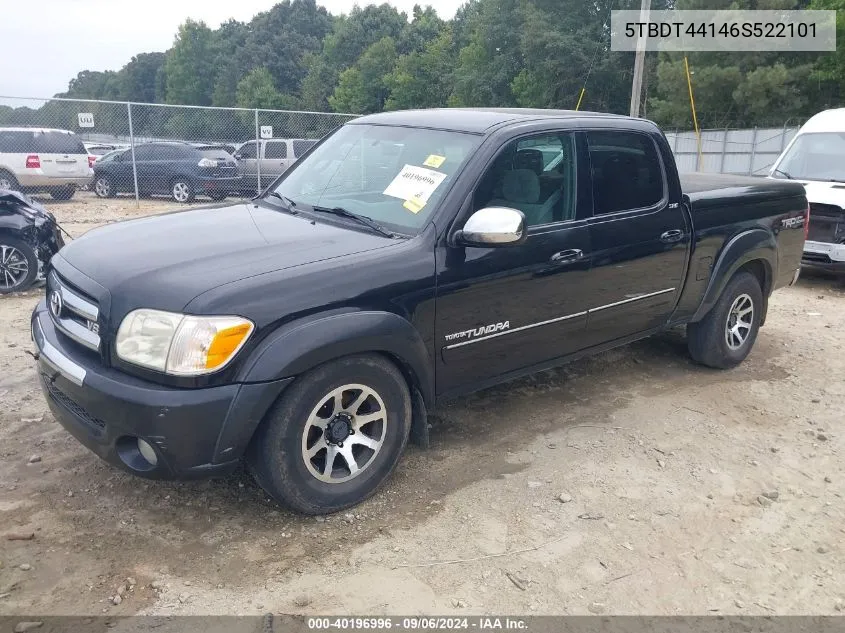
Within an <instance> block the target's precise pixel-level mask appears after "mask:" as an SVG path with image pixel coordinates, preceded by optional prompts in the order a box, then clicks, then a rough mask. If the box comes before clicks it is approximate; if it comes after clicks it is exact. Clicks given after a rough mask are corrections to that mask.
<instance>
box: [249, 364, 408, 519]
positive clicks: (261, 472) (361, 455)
mask: <svg viewBox="0 0 845 633" xmlns="http://www.w3.org/2000/svg"><path fill="white" fill-rule="evenodd" d="M361 388H363V389H366V390H369V391H368V392H366V393H367V395H366V398H365V399H364V400H362V401H361V402H359V403H357V405H356V404H355V401H356V400H359V399H360V397H361V396H362V395H364V394H365V391H364V390H363V389H361ZM337 394H339V397H338V395H337ZM338 401H339V402H340V403H341V404H342V405H345V406H346V407H347V408H348V409H345V410H341V411H338V409H337V408H336V404H337V402H338ZM332 410H334V413H333V411H332ZM380 414H381V415H380ZM367 417H369V418H371V419H370V421H369V422H364V421H363V420H364V419H365V418H367ZM314 422H316V424H313V423H314ZM350 426H351V427H352V429H355V427H357V431H356V432H355V433H353V434H349V435H346V436H345V433H347V432H348V431H349V430H350ZM410 430H411V397H410V393H409V391H408V384H407V383H406V382H405V378H404V376H403V375H402V373H401V372H400V371H399V370H398V369H397V368H396V366H395V365H394V364H393V363H391V362H390V361H389V360H387V359H386V358H384V357H382V356H379V355H377V354H366V355H357V356H348V357H345V358H341V359H338V360H335V361H331V362H328V363H325V364H323V365H320V366H318V367H315V368H314V369H312V370H310V371H308V372H307V373H305V374H303V375H302V376H300V377H299V378H298V379H297V380H296V382H294V383H293V384H292V385H291V386H290V387H289V388H288V389H286V390H285V391H284V392H283V393H282V395H281V396H280V398H279V399H278V400H277V401H276V403H275V404H274V405H273V407H272V408H271V409H270V411H269V412H268V414H267V416H266V418H265V420H264V421H263V422H262V424H261V426H260V427H259V429H258V431H257V432H256V434H255V436H254V437H253V439H252V442H251V444H250V448H249V450H248V451H247V462H248V464H249V466H250V470H251V471H252V473H253V475H254V476H255V479H256V481H257V482H258V484H259V485H260V486H261V487H262V488H263V489H264V490H265V491H266V492H267V493H268V494H269V495H270V496H271V497H273V498H274V499H275V500H276V501H278V502H279V503H281V504H283V505H285V506H288V507H290V508H292V509H294V510H297V511H299V512H302V513H304V514H326V513H330V512H337V511H339V510H343V509H345V508H348V507H350V506H353V505H355V504H357V503H360V502H361V501H363V500H364V499H366V498H367V497H369V496H370V495H372V494H373V493H375V491H376V490H377V489H378V488H379V486H381V484H382V483H384V481H385V480H386V479H387V478H388V477H389V476H390V474H391V473H392V472H393V470H394V469H395V468H396V465H397V463H398V462H399V458H400V457H401V455H402V452H403V451H404V450H405V446H406V444H407V443H408V435H409V434H410ZM364 440H366V443H365V442H364ZM309 451H310V454H311V455H312V456H311V457H308V456H307V455H308V454H309ZM330 451H333V453H332V454H334V455H335V457H334V458H333V459H332V465H333V469H332V470H331V471H330V472H329V471H327V469H326V461H327V459H328V457H329V455H330ZM338 451H339V452H338ZM350 454H351V455H352V460H353V461H354V462H355V464H356V466H357V467H358V471H357V473H354V474H353V469H352V468H351V467H350V463H349V461H348V460H347V457H346V455H350Z"/></svg>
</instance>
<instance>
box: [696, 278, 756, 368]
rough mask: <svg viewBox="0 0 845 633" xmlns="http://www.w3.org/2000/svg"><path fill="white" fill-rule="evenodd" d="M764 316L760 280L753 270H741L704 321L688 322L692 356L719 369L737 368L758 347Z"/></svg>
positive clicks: (699, 361) (697, 360)
mask: <svg viewBox="0 0 845 633" xmlns="http://www.w3.org/2000/svg"><path fill="white" fill-rule="evenodd" d="M749 308H750V312H749V311H748V309H749ZM762 315H763V291H762V289H761V288H760V282H759V281H758V280H757V277H755V276H754V275H752V274H751V273H749V272H740V273H737V274H736V275H734V276H733V278H731V280H730V281H729V282H728V285H727V286H725V289H724V290H723V291H722V294H721V296H720V297H719V300H718V301H717V302H716V305H714V306H713V308H712V309H711V310H710V312H708V313H707V315H706V316H705V317H704V318H703V319H702V320H701V321H699V322H697V323H690V324H689V325H687V346H688V348H689V353H690V356H692V358H693V360H695V361H696V362H698V363H701V364H702V365H707V366H708V367H714V368H716V369H729V368H731V367H736V366H737V365H739V364H740V363H741V362H742V361H744V360H745V358H746V357H747V356H748V354H749V353H750V352H751V348H752V347H754V341H756V340H757V332H758V331H759V330H760V318H761V317H762ZM749 317H750V318H749ZM737 319H738V320H737ZM743 323H745V324H747V325H743Z"/></svg>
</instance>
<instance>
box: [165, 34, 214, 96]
mask: <svg viewBox="0 0 845 633" xmlns="http://www.w3.org/2000/svg"><path fill="white" fill-rule="evenodd" d="M215 57H216V56H215V46H214V34H213V32H212V31H211V29H209V28H208V27H207V26H206V25H205V23H204V22H195V21H194V20H187V21H186V22H185V23H184V24H182V25H181V26H180V27H179V32H178V34H177V35H176V41H175V43H174V44H173V48H171V49H170V50H169V51H168V52H167V60H166V62H165V65H164V68H165V73H166V81H167V84H166V85H167V95H166V98H167V103H175V104H185V105H211V95H212V93H213V92H214V79H215V74H216V73H215Z"/></svg>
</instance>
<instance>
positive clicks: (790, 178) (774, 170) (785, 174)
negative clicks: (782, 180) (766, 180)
mask: <svg viewBox="0 0 845 633" xmlns="http://www.w3.org/2000/svg"><path fill="white" fill-rule="evenodd" d="M772 171H773V172H774V173H776V174H783V175H784V176H786V177H787V179H789V180H792V176H790V175H789V174H788V173H786V172H785V171H784V170H782V169H778V168H777V167H775V168H774V169H773V170H772Z"/></svg>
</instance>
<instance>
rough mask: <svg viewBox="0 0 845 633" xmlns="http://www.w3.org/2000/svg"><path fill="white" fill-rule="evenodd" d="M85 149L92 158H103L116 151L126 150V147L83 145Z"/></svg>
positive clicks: (100, 144)
mask: <svg viewBox="0 0 845 633" xmlns="http://www.w3.org/2000/svg"><path fill="white" fill-rule="evenodd" d="M84 145H85V149H86V151H87V152H88V153H89V154H93V155H94V156H103V155H105V154H108V153H109V152H113V151H114V150H117V149H126V147H127V146H126V145H113V144H111V143H84Z"/></svg>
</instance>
